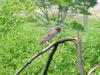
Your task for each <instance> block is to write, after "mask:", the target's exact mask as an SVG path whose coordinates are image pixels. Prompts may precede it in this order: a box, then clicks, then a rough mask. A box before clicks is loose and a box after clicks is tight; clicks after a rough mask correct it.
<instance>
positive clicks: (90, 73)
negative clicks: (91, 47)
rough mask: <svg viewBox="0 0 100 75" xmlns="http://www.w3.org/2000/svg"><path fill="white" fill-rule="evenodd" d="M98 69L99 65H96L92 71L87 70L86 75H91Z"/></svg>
mask: <svg viewBox="0 0 100 75" xmlns="http://www.w3.org/2000/svg"><path fill="white" fill-rule="evenodd" d="M98 67H100V64H97V65H96V66H94V67H93V68H92V69H90V70H89V72H88V74H87V75H92V73H93V72H94V71H95V69H97V68H98Z"/></svg>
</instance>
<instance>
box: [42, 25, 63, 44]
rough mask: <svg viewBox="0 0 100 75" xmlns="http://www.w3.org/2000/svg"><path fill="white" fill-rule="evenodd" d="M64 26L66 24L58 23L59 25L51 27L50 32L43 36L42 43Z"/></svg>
mask: <svg viewBox="0 0 100 75" xmlns="http://www.w3.org/2000/svg"><path fill="white" fill-rule="evenodd" d="M63 27H64V25H63V24H62V23H61V24H58V25H56V26H54V27H53V28H51V29H49V30H48V32H47V33H46V34H45V35H44V36H43V37H42V39H41V42H40V44H43V43H45V42H46V41H49V40H50V39H51V38H53V37H54V36H55V35H56V34H57V33H58V32H60V31H61V29H62V28H63Z"/></svg>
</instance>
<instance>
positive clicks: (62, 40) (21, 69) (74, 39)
mask: <svg viewBox="0 0 100 75" xmlns="http://www.w3.org/2000/svg"><path fill="white" fill-rule="evenodd" d="M76 40H77V38H75V37H70V38H65V39H61V40H58V41H56V42H53V43H51V44H50V45H49V46H48V47H46V48H45V49H43V50H42V51H40V52H39V53H37V54H35V55H33V56H32V57H31V58H30V59H29V60H28V61H27V62H26V63H25V64H24V65H22V66H21V67H20V68H19V69H18V70H17V71H16V73H15V74H14V75H19V73H20V72H21V71H23V70H24V69H25V68H26V67H27V66H28V65H29V64H31V62H32V61H33V60H34V59H36V58H37V57H38V56H40V55H41V54H43V53H44V52H46V51H48V50H49V49H50V48H52V47H53V46H54V45H56V44H61V43H64V42H65V41H73V42H74V41H76Z"/></svg>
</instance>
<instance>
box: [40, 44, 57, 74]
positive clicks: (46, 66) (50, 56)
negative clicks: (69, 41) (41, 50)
mask: <svg viewBox="0 0 100 75" xmlns="http://www.w3.org/2000/svg"><path fill="white" fill-rule="evenodd" d="M57 46H58V44H56V45H54V48H53V50H52V51H51V53H50V54H49V57H48V59H47V62H46V65H45V66H44V68H43V71H42V73H41V75H47V71H48V68H49V66H50V62H51V60H52V59H53V55H54V54H55V52H56V50H57Z"/></svg>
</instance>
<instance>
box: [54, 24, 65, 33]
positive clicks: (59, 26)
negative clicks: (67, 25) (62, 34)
mask: <svg viewBox="0 0 100 75" xmlns="http://www.w3.org/2000/svg"><path fill="white" fill-rule="evenodd" d="M55 28H56V29H57V31H58V32H59V31H60V30H61V29H62V28H64V24H62V23H60V24H57V25H56V27H55Z"/></svg>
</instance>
